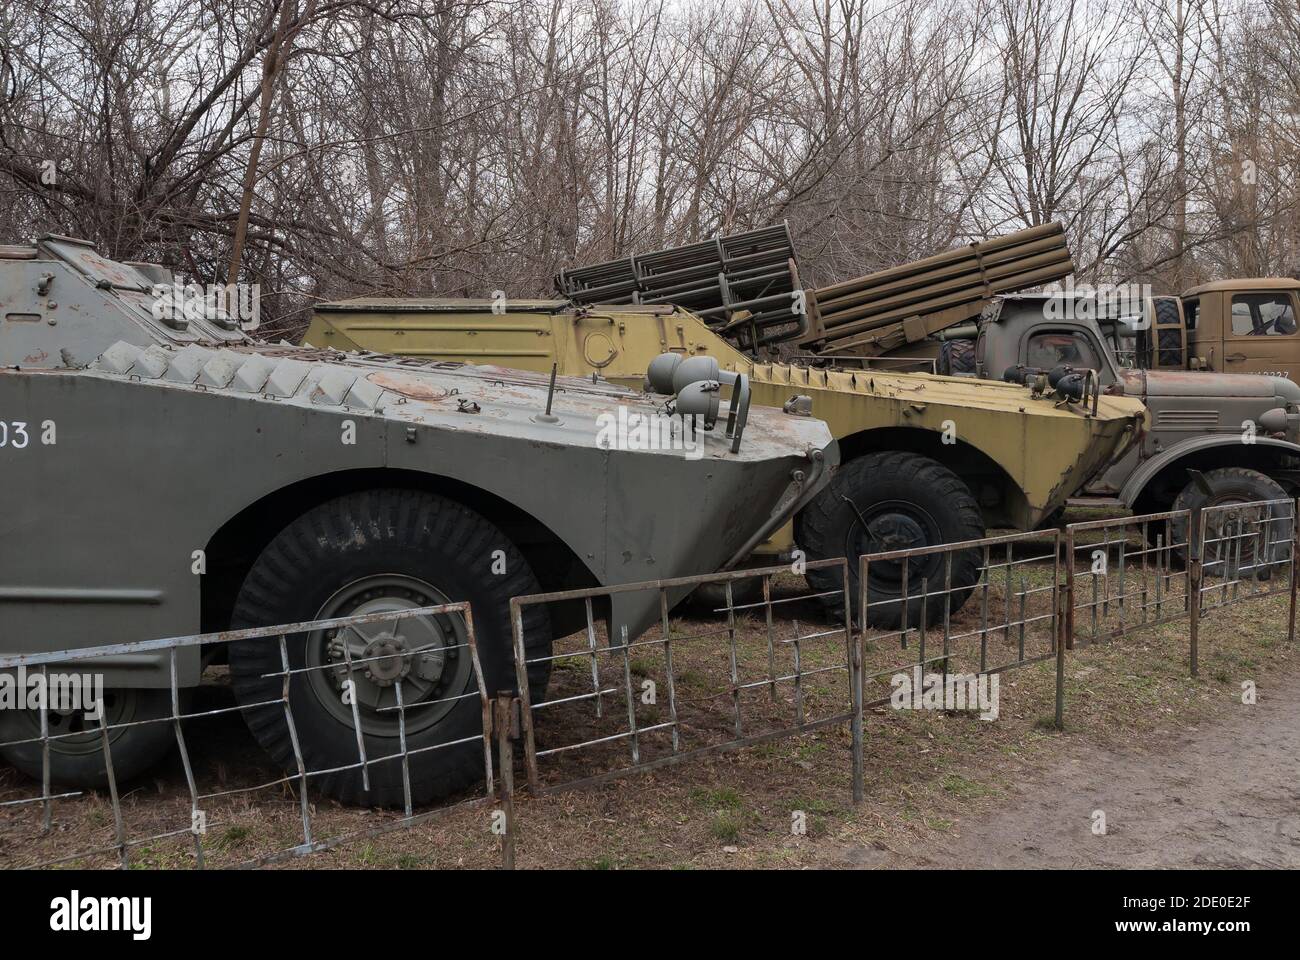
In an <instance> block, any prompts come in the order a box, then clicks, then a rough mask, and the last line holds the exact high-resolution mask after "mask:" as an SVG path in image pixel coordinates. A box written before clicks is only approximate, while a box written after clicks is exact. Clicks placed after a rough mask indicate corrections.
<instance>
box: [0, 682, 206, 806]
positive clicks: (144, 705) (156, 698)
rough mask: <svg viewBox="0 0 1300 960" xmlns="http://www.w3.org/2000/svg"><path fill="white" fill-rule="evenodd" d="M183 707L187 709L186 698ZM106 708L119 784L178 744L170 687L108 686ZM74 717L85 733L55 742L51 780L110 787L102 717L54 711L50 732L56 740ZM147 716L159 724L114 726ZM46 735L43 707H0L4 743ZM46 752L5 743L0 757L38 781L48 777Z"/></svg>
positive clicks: (37, 745)
mask: <svg viewBox="0 0 1300 960" xmlns="http://www.w3.org/2000/svg"><path fill="white" fill-rule="evenodd" d="M181 709H182V710H184V709H185V702H184V700H182V702H181ZM104 711H105V715H106V716H107V718H108V723H109V727H110V729H109V731H108V742H109V750H110V752H111V753H112V755H113V777H114V779H115V780H116V781H117V783H118V784H119V785H121V784H123V783H128V782H130V781H131V780H134V779H135V778H136V777H138V776H140V775H141V774H143V773H146V772H148V770H150V769H151V768H152V767H153V766H155V765H156V764H157V763H158V762H159V761H160V760H162V759H163V758H164V757H165V756H167V754H168V752H169V751H170V750H171V748H172V746H173V745H174V744H175V743H176V733H175V729H176V728H175V725H174V724H172V723H169V722H167V721H166V720H165V719H162V718H166V717H170V716H171V715H172V695H171V691H170V690H167V689H163V690H146V689H139V688H131V689H109V690H105V691H104ZM70 720H74V721H75V722H76V723H77V724H78V725H79V726H78V729H84V731H85V732H84V733H83V734H79V735H78V736H75V737H61V736H59V737H58V738H57V739H51V740H50V782H51V783H55V784H60V785H63V786H69V787H81V788H85V789H92V790H103V789H106V788H107V787H108V769H107V766H106V765H105V762H104V748H103V735H102V734H101V733H100V732H99V724H98V721H95V720H84V719H83V718H81V717H76V718H65V717H57V716H53V715H51V716H50V717H49V731H50V736H51V737H52V738H54V737H56V736H58V735H59V734H62V733H64V732H66V731H65V724H67V723H68V722H69V721H70ZM144 720H157V721H158V722H156V723H140V724H139V726H130V727H119V728H117V729H112V727H113V725H114V724H118V723H138V722H140V721H144ZM40 733H41V721H40V714H39V712H38V711H35V710H4V711H0V742H4V743H12V742H13V741H15V740H28V739H30V738H32V737H39V736H40ZM42 753H43V751H42V747H41V744H40V743H39V742H34V743H22V744H16V745H12V746H5V747H0V756H3V757H4V759H6V760H8V761H9V762H10V763H12V764H13V765H14V766H15V767H17V768H18V769H19V770H21V771H22V772H23V773H25V774H27V775H28V776H29V777H32V778H34V779H36V780H39V779H41V776H42V764H43V761H42Z"/></svg>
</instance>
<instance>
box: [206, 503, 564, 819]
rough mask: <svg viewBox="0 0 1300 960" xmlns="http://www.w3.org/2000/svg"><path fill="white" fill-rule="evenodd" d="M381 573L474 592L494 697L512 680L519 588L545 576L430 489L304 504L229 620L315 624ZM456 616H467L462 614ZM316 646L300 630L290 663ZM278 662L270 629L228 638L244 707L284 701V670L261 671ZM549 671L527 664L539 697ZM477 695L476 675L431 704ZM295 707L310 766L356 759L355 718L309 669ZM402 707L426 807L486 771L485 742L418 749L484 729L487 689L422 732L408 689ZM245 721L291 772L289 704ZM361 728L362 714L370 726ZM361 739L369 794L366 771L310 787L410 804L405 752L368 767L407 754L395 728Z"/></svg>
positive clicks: (486, 525)
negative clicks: (498, 569) (341, 597)
mask: <svg viewBox="0 0 1300 960" xmlns="http://www.w3.org/2000/svg"><path fill="white" fill-rule="evenodd" d="M497 550H500V551H504V554H505V564H506V566H505V569H506V572H505V573H503V574H502V573H494V572H493V570H492V565H493V552H494V551H497ZM498 559H499V555H498ZM383 575H402V576H404V577H413V578H417V579H418V580H420V581H422V582H425V583H427V584H429V585H431V586H432V587H433V588H435V589H436V590H437V591H439V592H441V593H443V594H444V595H445V596H446V597H447V599H448V600H449V601H459V600H468V601H469V602H470V604H471V611H472V614H473V625H474V632H475V638H476V640H477V643H478V649H479V657H480V660H481V663H482V667H483V673H484V676H485V679H486V684H487V692H488V695H489V696H492V695H493V694H494V693H495V692H496V691H498V690H514V689H516V686H517V684H516V682H515V670H514V661H513V658H512V655H511V652H510V651H511V645H512V641H511V627H510V613H509V601H510V598H511V597H514V596H518V595H521V594H528V593H537V592H540V586H539V585H538V582H537V579H536V577H534V575H533V572H532V570H531V569H530V568H529V566H528V564H527V562H526V561H525V560H524V557H523V556H522V554H520V553H519V551H518V550H517V549H516V548H515V546H514V544H512V543H511V542H510V541H509V540H508V539H507V538H506V536H505V535H504V534H503V533H501V531H500V530H498V529H497V528H496V527H495V526H494V525H493V524H492V523H490V522H489V521H488V520H486V519H485V518H484V517H482V516H480V515H479V514H477V513H475V512H474V511H472V510H469V509H468V508H466V507H464V506H462V505H461V504H459V503H456V502H454V501H452V500H448V499H446V498H444V497H441V496H437V495H435V494H431V493H425V492H419V491H411V490H396V489H391V490H390V489H381V490H368V491H363V492H359V493H352V494H347V495H345V496H341V497H338V498H336V499H334V500H330V501H328V502H326V503H323V504H321V505H320V506H317V507H315V508H313V509H311V510H309V511H307V512H306V513H305V514H303V515H302V516H301V517H299V518H298V519H296V520H294V521H293V522H292V523H290V524H289V525H288V526H287V527H285V528H284V529H283V530H282V531H280V533H279V534H278V535H277V536H276V537H275V539H273V540H272V541H271V542H270V544H268V545H267V547H266V549H265V550H263V551H262V554H261V556H259V557H258V559H257V561H256V562H255V563H254V564H253V567H252V569H251V570H250V571H249V573H248V576H247V577H246V578H245V580H244V583H243V586H242V588H241V589H240V592H239V596H238V599H237V600H236V603H235V609H234V616H233V624H232V626H234V627H235V628H243V627H253V626H268V625H273V624H279V623H291V622H298V621H303V620H312V619H315V618H316V617H317V613H318V612H319V611H320V610H321V609H322V607H323V606H324V605H326V604H327V603H328V602H331V598H332V597H334V596H336V594H337V592H338V591H340V590H343V589H346V588H347V585H349V584H354V583H358V582H364V581H366V580H367V579H368V578H375V577H377V576H383ZM454 616H455V615H449V617H454ZM447 622H449V623H450V622H452V621H451V620H448V621H447ZM456 622H459V623H461V624H462V625H463V621H456ZM308 642H309V638H308V637H307V636H305V635H303V634H297V635H293V636H290V637H289V643H288V651H289V664H290V667H291V668H295V669H297V668H301V667H303V666H304V664H305V663H306V657H307V644H308ZM524 644H525V649H526V651H527V652H528V654H529V656H530V657H536V656H545V655H546V654H548V653H549V652H550V646H551V631H550V618H549V616H548V615H547V612H546V609H545V607H544V606H542V605H537V606H532V607H529V608H527V609H526V611H525V616H524ZM459 655H463V656H468V651H459ZM281 669H282V667H281V657H280V649H279V644H278V641H277V640H276V639H275V638H268V639H263V640H251V641H241V642H237V643H234V644H232V645H231V650H230V671H231V677H232V680H233V683H234V689H235V695H236V697H237V699H238V701H239V702H240V703H241V704H257V703H263V702H265V701H268V700H269V701H274V700H277V699H278V698H279V697H280V696H281V685H282V678H281V677H279V676H270V677H267V676H264V675H265V674H268V673H275V672H276V671H280V670H281ZM549 672H550V671H549V663H543V664H534V665H532V666H531V667H530V668H529V677H528V679H529V689H530V693H531V695H532V696H533V697H534V699H536V698H539V697H540V696H541V695H542V693H543V692H544V690H545V688H546V683H547V679H548V676H549ZM474 692H477V684H476V683H475V682H474V680H473V678H472V676H471V677H470V678H469V679H468V681H466V682H465V684H464V689H456V690H448V691H446V692H443V693H441V694H439V695H438V696H437V697H432V696H431V697H430V698H429V699H446V698H450V697H453V696H455V695H457V694H461V693H474ZM289 702H290V705H291V708H292V712H293V719H294V726H295V728H296V732H297V735H298V740H299V743H300V745H301V749H302V754H303V759H304V761H305V764H306V768H307V771H308V772H309V773H310V772H311V771H312V770H326V769H332V768H335V767H341V766H347V765H349V764H355V763H357V762H358V759H359V757H358V752H357V741H356V733H355V730H354V728H353V726H352V724H351V723H350V722H347V723H345V722H341V721H340V720H339V718H338V716H337V715H336V713H334V712H331V709H336V707H334V705H331V707H330V708H327V706H326V705H325V704H324V703H322V701H321V699H320V694H319V687H317V688H316V689H313V687H312V686H311V685H310V684H309V682H308V680H307V674H305V673H296V674H294V675H293V678H292V680H291V681H290V693H289ZM405 702H406V704H407V706H408V709H407V718H408V721H407V722H408V734H407V738H406V741H407V750H408V755H409V764H410V778H411V797H412V802H413V803H414V804H426V803H429V802H432V801H434V800H438V799H441V798H443V797H446V796H448V795H449V794H452V793H455V792H457V791H460V790H463V789H465V788H466V787H469V786H470V785H472V784H474V783H476V782H478V781H479V780H481V779H482V778H483V775H484V759H483V749H482V744H481V742H479V741H478V740H471V741H469V742H467V743H464V744H459V745H457V746H451V747H443V748H441V749H437V750H425V751H423V752H414V751H419V750H420V748H422V747H429V746H432V745H433V744H439V743H447V742H450V741H453V740H458V739H461V738H463V737H476V736H477V735H478V734H479V733H480V732H481V730H482V708H481V703H480V700H479V698H478V697H477V696H471V697H466V698H464V699H461V700H459V701H457V702H456V703H455V705H454V706H453V707H452V708H450V712H448V713H447V714H446V716H444V717H443V718H442V719H440V720H438V721H437V722H436V723H433V725H431V726H428V727H427V728H425V729H421V730H416V731H414V732H411V731H410V729H409V726H410V725H411V724H413V723H414V722H415V719H416V718H417V717H418V712H417V711H418V708H417V710H411V709H409V707H410V703H411V698H410V697H409V695H408V697H407V699H406V701H405ZM425 709H434V708H428V707H426V708H425ZM389 717H390V718H391V717H392V714H391V713H390V714H389ZM244 718H245V720H246V722H247V723H248V726H249V729H250V730H252V732H253V735H254V736H255V737H256V738H257V740H258V742H259V743H261V745H262V746H263V747H264V748H265V749H266V751H267V752H268V753H269V754H270V755H271V757H272V758H273V759H274V760H275V761H276V762H277V763H278V764H280V765H281V766H283V767H284V768H285V769H286V770H287V771H289V772H291V773H293V772H296V771H297V763H296V760H295V758H294V754H293V748H292V742H291V739H290V732H289V727H288V724H287V723H286V721H285V716H284V709H283V706H282V704H280V703H273V704H272V705H270V706H249V707H248V709H246V710H245V711H244ZM365 725H366V718H365V716H364V715H363V728H364V727H365ZM365 747H366V757H367V759H368V760H370V761H372V762H371V764H370V790H369V792H367V791H365V790H364V789H363V782H362V776H361V771H360V769H352V770H343V771H339V772H334V773H328V774H323V775H321V776H317V777H311V778H310V780H309V783H310V785H311V786H310V788H309V789H312V790H320V791H321V792H322V793H324V794H326V795H328V796H331V797H334V798H336V799H338V800H340V801H342V802H344V803H350V804H359V805H369V806H385V807H391V806H400V805H401V804H402V803H403V801H404V791H403V783H402V764H401V761H400V760H396V759H394V760H387V761H384V762H381V763H374V762H373V761H374V760H375V759H376V758H380V757H384V756H392V755H394V754H397V753H398V752H399V741H398V739H397V737H396V736H392V735H382V736H379V735H374V734H373V733H372V732H367V734H366V736H365Z"/></svg>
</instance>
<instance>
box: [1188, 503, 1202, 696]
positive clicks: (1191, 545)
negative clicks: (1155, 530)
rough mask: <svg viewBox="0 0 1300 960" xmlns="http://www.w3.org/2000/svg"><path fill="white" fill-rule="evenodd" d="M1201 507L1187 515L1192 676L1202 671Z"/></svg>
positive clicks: (1189, 634)
mask: <svg viewBox="0 0 1300 960" xmlns="http://www.w3.org/2000/svg"><path fill="white" fill-rule="evenodd" d="M1201 521H1202V517H1201V508H1200V507H1197V508H1195V509H1193V510H1192V511H1191V513H1189V514H1188V517H1187V604H1188V606H1187V614H1188V629H1187V632H1188V658H1189V660H1190V661H1191V668H1192V676H1193V677H1195V676H1198V675H1199V673H1200V650H1199V645H1200V632H1201V575H1202V569H1201V547H1202V544H1201Z"/></svg>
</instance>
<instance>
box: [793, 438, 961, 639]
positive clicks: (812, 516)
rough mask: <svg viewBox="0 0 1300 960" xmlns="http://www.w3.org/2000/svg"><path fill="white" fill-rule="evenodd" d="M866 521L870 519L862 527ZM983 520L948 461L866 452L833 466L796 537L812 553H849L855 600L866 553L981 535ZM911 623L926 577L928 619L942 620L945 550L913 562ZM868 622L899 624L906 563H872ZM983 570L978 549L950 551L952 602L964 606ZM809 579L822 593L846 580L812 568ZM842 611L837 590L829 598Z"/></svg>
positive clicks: (798, 522) (915, 621)
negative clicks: (836, 466)
mask: <svg viewBox="0 0 1300 960" xmlns="http://www.w3.org/2000/svg"><path fill="white" fill-rule="evenodd" d="M864 524H865V526H864ZM982 536H984V520H983V517H982V515H981V514H980V509H979V506H978V504H976V502H975V498H974V497H973V496H971V493H970V490H968V489H967V487H966V484H964V483H962V481H961V480H960V479H959V478H958V477H957V475H956V474H955V473H953V472H952V471H951V470H949V469H948V468H947V467H945V466H944V465H943V464H941V463H938V462H936V461H934V460H931V459H930V458H929V457H923V456H920V455H919V454H915V453H902V452H897V451H895V452H886V453H869V454H867V455H866V456H864V457H859V458H857V459H856V460H851V461H849V462H848V463H847V464H844V465H843V466H841V467H840V468H839V470H838V471H836V473H835V476H834V478H833V479H832V480H831V482H830V484H829V485H828V486H827V487H826V489H825V490H823V491H822V492H821V493H820V494H818V495H817V497H816V498H815V499H814V500H813V501H812V503H810V504H808V506H806V507H805V508H804V509H803V510H802V511H800V513H799V516H798V517H796V518H795V537H796V540H797V542H798V543H799V545H800V546H802V547H803V548H804V550H805V551H806V552H807V555H808V559H809V560H820V559H825V558H828V557H848V558H849V577H850V588H851V589H850V602H851V603H853V604H854V607H855V612H856V607H857V603H858V592H859V590H858V557H859V556H861V555H862V554H864V553H879V552H882V551H886V550H903V549H909V548H912V547H925V546H935V545H937V544H942V543H957V542H960V541H962V540H977V539H979V538H980V537H982ZM907 563H908V568H907V595H908V598H909V599H908V601H907V623H908V626H911V627H914V626H920V623H921V620H920V617H921V587H922V581H923V580H924V581H926V586H927V589H928V590H929V591H931V594H930V596H929V600H928V602H927V603H926V618H927V620H926V622H927V623H935V622H938V621H941V620H942V619H943V611H944V605H945V599H944V596H943V594H942V593H941V592H940V593H935V592H934V591H942V590H943V588H944V557H943V555H942V554H931V555H928V556H924V557H916V558H913V559H911V560H909V561H907ZM869 576H870V583H869V592H868V598H867V600H868V603H870V604H871V609H870V611H869V615H868V618H867V619H868V622H869V623H870V624H871V626H874V627H880V628H882V629H885V630H892V629H896V628H897V627H899V626H900V625H901V624H902V615H903V604H902V603H900V602H895V603H883V602H882V601H888V600H894V601H898V600H900V599H901V597H902V594H903V590H902V587H903V583H902V580H903V565H902V562H896V561H882V562H879V563H873V564H872V565H871V570H870V573H869ZM979 576H980V552H979V550H977V549H972V550H963V551H960V552H957V553H954V554H952V586H953V591H954V592H953V593H952V594H951V595H950V596H951V600H949V601H948V603H949V608H950V609H951V610H953V611H956V610H959V609H960V608H961V606H962V604H964V603H965V602H966V599H967V598H968V597H969V596H970V594H971V590H972V589H973V587H974V585H975V584H976V583H977V582H978V581H979ZM808 583H809V585H810V586H811V587H812V588H813V590H814V591H816V592H818V593H822V592H829V591H836V590H839V589H840V588H841V587H842V586H843V585H842V584H841V583H840V582H839V577H838V576H837V575H836V574H835V572H834V571H825V570H810V571H809V572H808ZM825 600H826V602H827V605H828V606H829V607H830V608H831V609H832V611H834V612H835V613H836V614H837V615H840V616H842V615H843V609H844V604H843V599H842V597H841V596H840V594H838V593H836V594H835V595H834V596H831V597H827V598H825Z"/></svg>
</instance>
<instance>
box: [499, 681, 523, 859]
mask: <svg viewBox="0 0 1300 960" xmlns="http://www.w3.org/2000/svg"><path fill="white" fill-rule="evenodd" d="M518 707H519V700H518V699H517V698H516V697H514V696H513V695H512V694H510V693H508V692H505V691H502V692H500V693H498V694H497V700H496V711H495V716H494V717H493V726H495V727H496V734H497V764H498V769H499V772H500V777H499V778H498V779H499V780H500V782H501V807H502V812H503V813H504V814H505V818H506V822H505V830H504V832H503V833H502V835H501V867H502V869H505V870H513V869H514V868H515V756H514V743H513V739H512V738H513V737H514V736H516V735H517V734H518V730H517V720H518V716H519V715H518Z"/></svg>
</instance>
